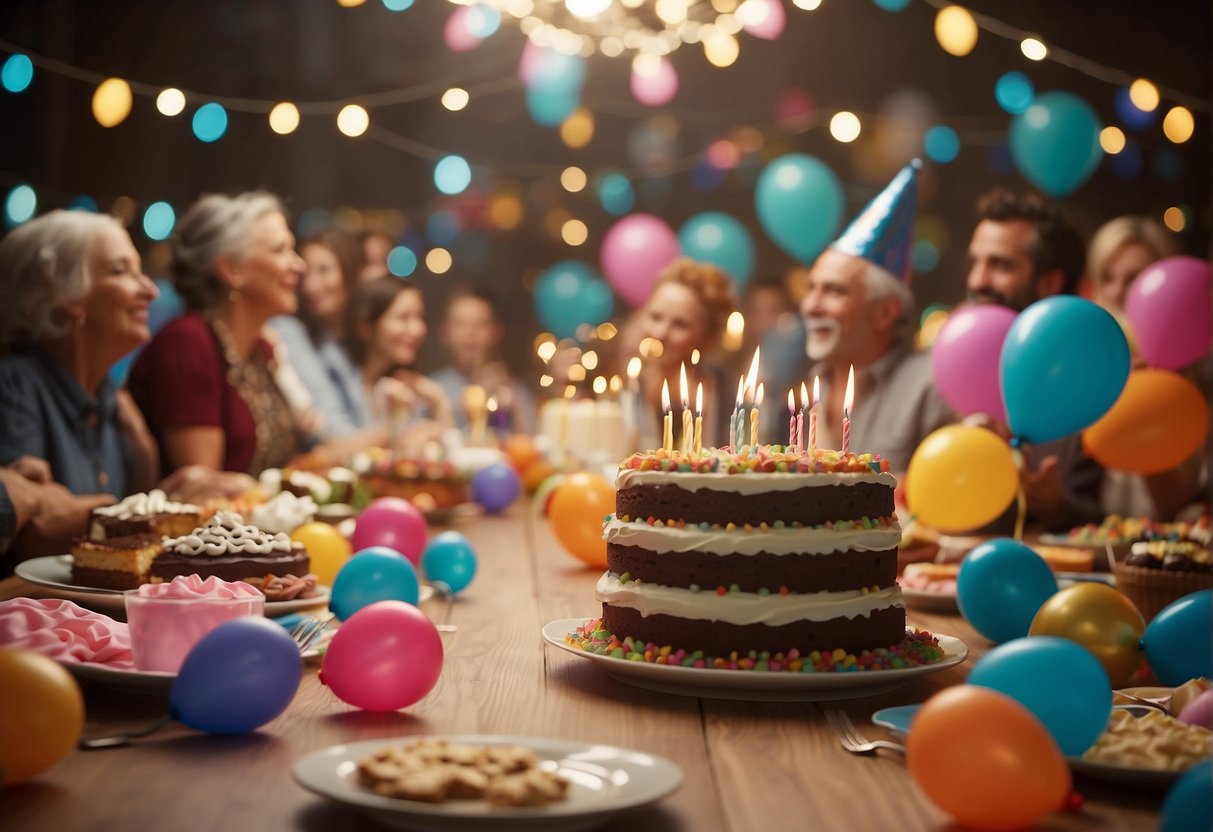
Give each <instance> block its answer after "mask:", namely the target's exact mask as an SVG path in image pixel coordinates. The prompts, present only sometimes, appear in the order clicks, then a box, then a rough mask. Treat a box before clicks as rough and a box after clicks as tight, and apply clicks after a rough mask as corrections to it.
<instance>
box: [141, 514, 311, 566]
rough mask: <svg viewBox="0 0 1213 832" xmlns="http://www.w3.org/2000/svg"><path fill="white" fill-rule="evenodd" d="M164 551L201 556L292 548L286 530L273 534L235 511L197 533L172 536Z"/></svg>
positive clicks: (250, 553) (208, 524)
mask: <svg viewBox="0 0 1213 832" xmlns="http://www.w3.org/2000/svg"><path fill="white" fill-rule="evenodd" d="M164 550H165V551H171V552H173V553H175V554H178V555H185V556H198V555H209V556H210V557H219V556H221V555H233V554H236V553H237V552H239V553H242V554H246V555H268V554H271V553H274V552H278V553H281V554H287V553H289V552H290V551H291V539H290V538H289V537H287V536H286V535H285V534H283V533H282V532H279V533H277V534H269V533H268V532H263V531H261V529H259V528H257V527H256V526H249V525H246V524H245V522H244V518H243V517H241V516H240V515H239V514H236V513H235V512H232V511H220V512H218V513H216V514H215V516H214V517H212V518H211V519H210V520H208V521H206V525H205V526H203V527H202V528H200V529H194V531H193V533H191V534H186V535H182V536H181V537H171V538H167V539H165V541H164Z"/></svg>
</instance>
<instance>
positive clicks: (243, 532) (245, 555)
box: [151, 511, 311, 583]
mask: <svg viewBox="0 0 1213 832" xmlns="http://www.w3.org/2000/svg"><path fill="white" fill-rule="evenodd" d="M310 565H311V559H310V558H309V557H308V554H307V550H306V549H304V547H303V544H301V543H297V542H295V541H292V540H291V539H290V538H289V537H287V536H286V535H285V534H283V533H281V532H279V533H277V534H270V533H269V532H265V531H262V530H261V529H259V528H257V527H256V526H252V525H248V524H246V523H245V522H244V519H243V518H242V517H241V516H240V515H239V514H235V513H234V512H230V511H221V512H218V513H217V514H215V516H214V517H212V518H211V519H210V520H208V521H207V522H206V525H205V526H202V527H201V528H198V529H194V530H193V531H192V532H190V533H189V534H186V535H182V536H180V537H170V538H165V540H164V542H163V543H162V544H161V549H160V553H159V554H158V555H157V556H156V558H155V560H153V561H152V563H151V580H152V582H153V583H157V582H160V581H171V580H172V579H173V578H175V577H177V576H178V575H198V576H199V577H202V578H209V577H211V576H214V577H216V578H219V579H220V580H224V581H240V580H243V579H245V578H261V577H263V576H265V575H267V574H273V575H277V576H280V577H281V576H285V575H298V576H301V577H302V576H305V575H307V572H308V567H309V566H310Z"/></svg>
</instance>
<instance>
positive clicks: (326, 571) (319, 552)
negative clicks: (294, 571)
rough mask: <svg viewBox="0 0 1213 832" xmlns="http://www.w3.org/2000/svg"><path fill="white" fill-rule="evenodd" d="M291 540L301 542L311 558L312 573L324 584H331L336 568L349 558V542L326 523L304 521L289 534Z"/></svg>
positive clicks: (335, 574) (338, 568) (343, 564)
mask: <svg viewBox="0 0 1213 832" xmlns="http://www.w3.org/2000/svg"><path fill="white" fill-rule="evenodd" d="M291 540H294V541H296V542H298V543H302V544H303V547H304V548H305V549H307V553H308V555H309V556H310V557H311V559H312V566H311V570H312V574H313V575H315V576H316V580H317V581H318V582H319V583H322V584H324V585H325V586H332V585H333V579H334V578H336V577H337V572H338V570H340V569H341V567H343V566H345V562H346V561H347V560H349V559H350V554H351V552H352V550H351V549H350V542H349V541H348V540H346V539H345V538H344V537H342V535H341V532H339V531H337V529H335V528H334V527H332V526H330V525H329V524H328V523H321V522H319V521H317V522H315V523H306V524H304V525H302V526H300V527H299V528H297V529H295V531H294V532H293V533H292V534H291Z"/></svg>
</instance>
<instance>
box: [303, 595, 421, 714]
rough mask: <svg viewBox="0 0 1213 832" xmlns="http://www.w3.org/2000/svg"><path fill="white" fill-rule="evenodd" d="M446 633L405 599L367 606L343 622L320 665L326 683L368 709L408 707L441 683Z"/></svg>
mask: <svg viewBox="0 0 1213 832" xmlns="http://www.w3.org/2000/svg"><path fill="white" fill-rule="evenodd" d="M442 656H443V654H442V637H441V636H440V635H438V628H437V627H435V626H434V624H433V622H432V621H430V620H429V619H428V618H426V616H425V613H423V612H422V611H421V610H419V609H417V608H416V607H414V606H413V605H412V604H406V603H404V602H403V601H379V602H377V603H374V604H370V605H368V606H365V607H363V608H362V609H360V610H358V612H356V613H354V614H353V615H352V616H350V618H349V620H348V621H346V622H345V623H343V624H342V625H341V627H340V628H339V629H338V630H337V634H336V635H335V636H333V640H332V641H330V642H329V646H328V649H327V650H326V651H325V653H324V659H323V660H322V661H321V665H320V681H321V682H323V683H324V684H326V685H328V687H329V690H331V691H332V692H333V693H334V694H335V695H336V696H337V698H339V699H340V700H341V701H343V702H348V703H349V704H351V705H353V706H354V707H356V708H362V709H363V710H365V711H381V712H382V711H395V710H399V709H400V708H407V707H408V706H409V705H412V704H413V703H414V702H417V701H418V700H420V699H421V697H423V696H425V695H426V694H427V693H429V692H430V691H431V690H433V689H434V685H436V684H438V677H439V675H441V673H442Z"/></svg>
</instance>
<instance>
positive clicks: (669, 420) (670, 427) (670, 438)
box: [661, 379, 674, 451]
mask: <svg viewBox="0 0 1213 832" xmlns="http://www.w3.org/2000/svg"><path fill="white" fill-rule="evenodd" d="M661 409H662V410H663V411H664V412H665V418H664V419H663V420H662V430H661V447H662V448H663V449H664V450H667V451H672V450H674V414H673V413H671V412H670V382H669V380H668V379H662V381H661Z"/></svg>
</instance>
